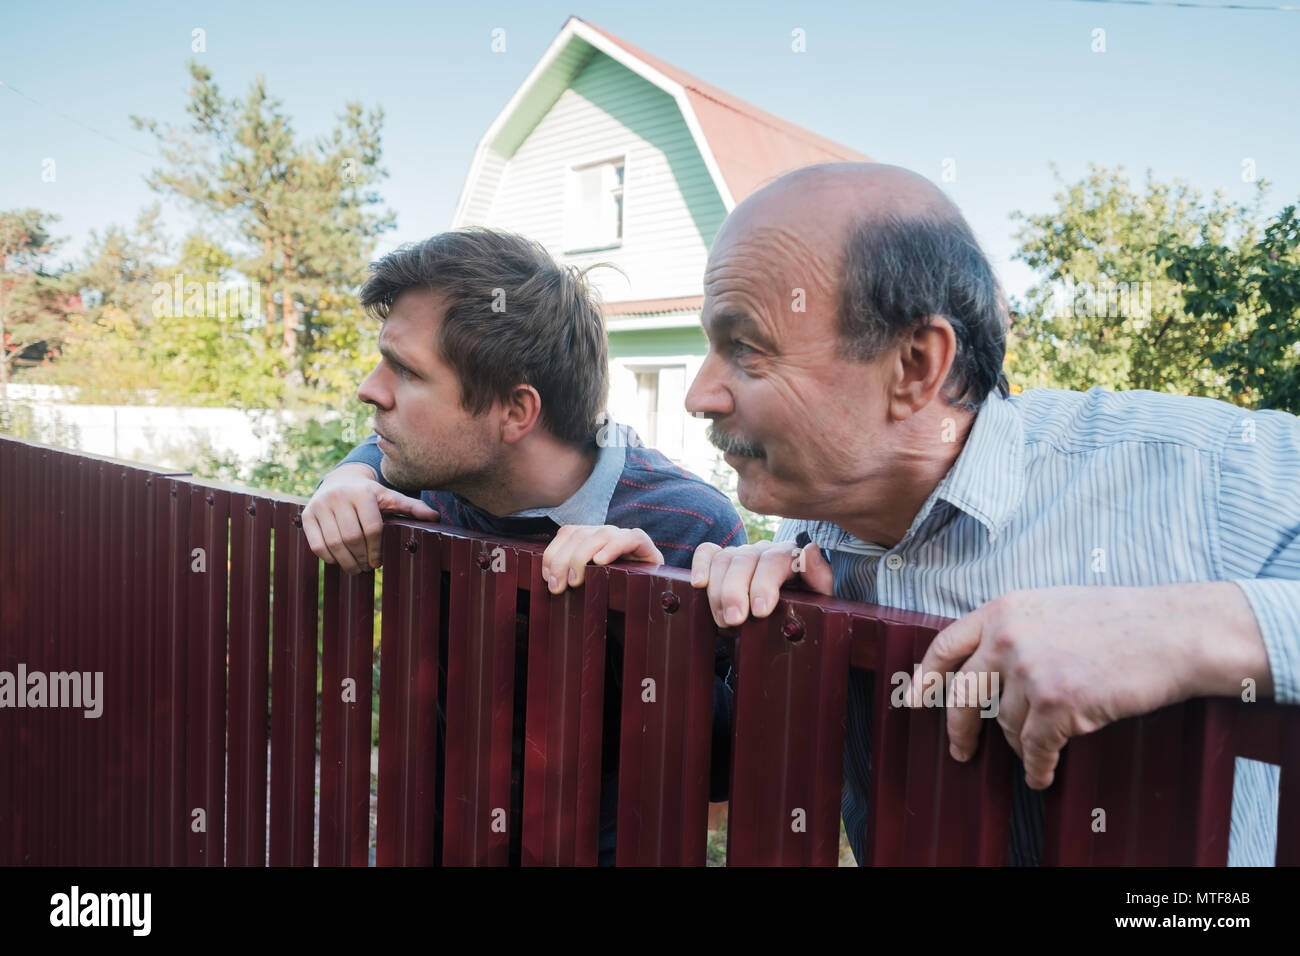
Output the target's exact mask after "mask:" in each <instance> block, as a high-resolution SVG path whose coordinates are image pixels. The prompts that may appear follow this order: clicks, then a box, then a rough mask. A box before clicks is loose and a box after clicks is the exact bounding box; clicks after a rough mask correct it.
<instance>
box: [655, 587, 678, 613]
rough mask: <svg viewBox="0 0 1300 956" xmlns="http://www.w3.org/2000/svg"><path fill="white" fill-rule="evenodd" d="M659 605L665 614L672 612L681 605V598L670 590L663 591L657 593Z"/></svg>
mask: <svg viewBox="0 0 1300 956" xmlns="http://www.w3.org/2000/svg"><path fill="white" fill-rule="evenodd" d="M659 605H660V607H662V608H663V609H664V613H665V614H673V613H675V612H676V611H677V609H678V608H679V607H681V606H682V599H681V598H679V597H678V596H677V595H676V594H674V593H673V592H672V591H665V592H664V593H663V594H661V595H659Z"/></svg>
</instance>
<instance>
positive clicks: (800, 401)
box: [686, 215, 893, 518]
mask: <svg viewBox="0 0 1300 956" xmlns="http://www.w3.org/2000/svg"><path fill="white" fill-rule="evenodd" d="M755 219H756V217H755V216H753V215H749V216H746V217H744V218H743V219H738V220H737V221H736V222H735V223H731V222H729V223H728V226H729V227H730V228H724V229H723V230H722V232H720V233H719V235H718V238H717V240H716V241H715V243H714V247H713V251H712V253H711V254H710V256H709V264H708V267H707V269H706V270H705V275H704V311H703V314H702V316H701V321H702V324H703V326H704V332H705V334H706V335H707V336H708V339H709V351H708V355H707V356H706V357H705V360H704V364H703V365H702V366H701V368H700V372H699V374H698V375H697V376H696V378H695V381H694V382H693V383H692V384H691V387H690V390H689V391H688V392H687V395H686V408H687V410H688V411H690V412H693V413H697V414H702V415H704V416H705V417H708V418H710V419H711V420H712V421H713V425H712V426H711V427H710V430H709V435H710V440H711V441H713V443H714V444H715V445H717V446H718V447H719V448H721V449H722V451H723V452H724V458H725V460H726V461H727V463H728V464H730V465H731V466H732V467H733V468H735V469H736V474H737V476H738V487H737V495H738V497H739V498H740V501H741V503H742V504H743V505H744V506H745V507H747V508H749V509H750V510H752V511H756V512H759V513H763V514H779V515H784V516H787V517H806V518H832V517H834V516H835V515H838V514H841V513H843V512H844V510H845V508H846V506H848V505H849V502H848V501H846V500H844V499H845V492H846V491H849V490H850V489H856V491H857V492H858V494H861V493H862V491H863V488H862V486H861V483H862V482H863V481H864V480H868V479H871V478H876V477H879V476H880V475H882V474H883V473H884V472H885V470H886V466H887V463H888V461H889V460H890V457H891V455H892V453H893V452H892V450H890V449H888V448H887V447H886V440H887V438H888V434H887V433H886V431H885V429H886V427H887V425H888V422H887V420H886V402H885V395H886V375H885V365H886V362H887V359H886V358H884V357H882V358H881V359H878V360H876V361H874V362H870V363H863V362H855V361H851V360H849V359H846V358H843V357H841V356H840V355H839V354H838V353H837V351H836V345H837V337H836V323H837V318H836V315H837V308H838V294H839V286H840V282H839V272H840V270H841V266H840V265H839V263H840V255H839V253H838V249H837V248H836V240H834V239H833V238H832V237H831V236H829V235H827V231H822V232H821V233H820V234H819V233H818V231H817V230H810V229H799V228H791V227H788V226H781V225H780V224H779V222H778V223H777V224H773V225H770V226H768V225H764V224H762V223H758V222H755ZM810 237H811V238H810ZM801 308H802V310H803V311H800V309H801ZM886 354H888V353H886Z"/></svg>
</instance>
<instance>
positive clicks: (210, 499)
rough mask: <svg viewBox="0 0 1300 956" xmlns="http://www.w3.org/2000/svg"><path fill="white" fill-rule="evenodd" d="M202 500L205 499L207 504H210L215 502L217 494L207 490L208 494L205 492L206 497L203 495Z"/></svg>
mask: <svg viewBox="0 0 1300 956" xmlns="http://www.w3.org/2000/svg"><path fill="white" fill-rule="evenodd" d="M203 500H204V501H206V502H207V503H208V504H210V505H211V504H216V501H217V496H216V495H214V494H213V493H212V492H210V491H209V492H208V494H207V497H205V498H204V499H203Z"/></svg>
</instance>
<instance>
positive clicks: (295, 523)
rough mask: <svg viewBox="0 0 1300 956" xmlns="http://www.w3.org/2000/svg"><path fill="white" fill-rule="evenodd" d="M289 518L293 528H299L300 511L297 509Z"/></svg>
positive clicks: (300, 525) (300, 524)
mask: <svg viewBox="0 0 1300 956" xmlns="http://www.w3.org/2000/svg"><path fill="white" fill-rule="evenodd" d="M289 520H291V521H292V522H293V526H294V527H295V528H301V527H302V512H301V511H299V512H298V513H297V514H295V515H294V516H293V517H292V518H291V519H289Z"/></svg>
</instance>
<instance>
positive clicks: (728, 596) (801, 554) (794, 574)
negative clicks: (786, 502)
mask: <svg viewBox="0 0 1300 956" xmlns="http://www.w3.org/2000/svg"><path fill="white" fill-rule="evenodd" d="M792 579H794V580H797V581H798V582H799V583H801V584H802V585H803V586H804V587H806V588H807V589H808V590H810V591H815V592H816V593H818V594H831V593H832V592H833V590H834V586H835V579H834V575H833V574H832V572H831V566H830V564H828V563H827V561H826V558H825V557H823V556H822V553H821V551H820V550H818V548H817V545H815V544H808V545H806V546H805V547H803V548H798V547H796V546H795V545H793V544H791V543H790V542H788V541H784V542H781V543H780V544H778V543H777V542H775V541H759V542H756V543H755V544H746V545H741V546H740V547H737V548H720V547H718V545H716V544H713V543H712V542H710V541H706V542H704V543H703V544H701V545H700V546H699V547H698V548H696V549H695V558H694V560H693V561H692V562H691V585H692V586H693V587H697V588H703V587H707V588H708V589H709V607H710V609H712V611H713V620H714V622H715V623H716V624H717V625H718V627H724V628H725V627H735V626H736V625H738V624H741V623H743V622H744V620H745V618H747V617H748V616H749V615H750V614H751V613H752V614H753V615H754V617H767V616H768V615H769V614H771V613H772V611H774V610H775V609H776V605H777V601H778V600H779V599H780V593H781V587H782V585H784V584H785V583H786V582H787V581H790V580H792Z"/></svg>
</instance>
